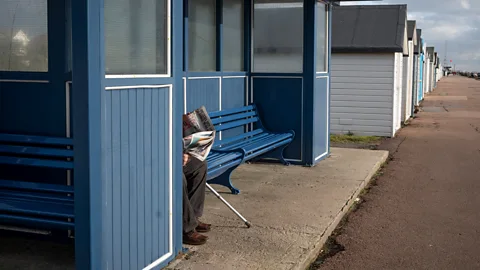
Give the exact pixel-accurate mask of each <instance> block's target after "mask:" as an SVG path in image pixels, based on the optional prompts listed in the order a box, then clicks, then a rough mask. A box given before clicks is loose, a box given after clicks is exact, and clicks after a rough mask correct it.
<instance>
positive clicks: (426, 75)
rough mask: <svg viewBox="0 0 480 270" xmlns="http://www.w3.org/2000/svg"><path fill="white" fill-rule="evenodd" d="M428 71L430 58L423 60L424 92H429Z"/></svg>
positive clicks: (429, 69)
mask: <svg viewBox="0 0 480 270" xmlns="http://www.w3.org/2000/svg"><path fill="white" fill-rule="evenodd" d="M430 73H432V72H431V65H430V59H428V58H427V59H426V60H425V82H424V84H425V91H424V93H429V92H430V84H431V83H430Z"/></svg>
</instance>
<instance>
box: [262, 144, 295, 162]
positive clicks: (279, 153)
mask: <svg viewBox="0 0 480 270" xmlns="http://www.w3.org/2000/svg"><path fill="white" fill-rule="evenodd" d="M288 145H289V144H286V145H284V146H281V147H278V148H276V149H275V150H272V151H270V152H267V153H265V154H263V155H260V156H258V157H256V158H254V159H253V161H257V160H260V159H264V158H273V159H277V160H279V161H280V162H281V163H282V164H283V165H285V166H288V165H290V162H288V161H287V160H285V157H284V156H283V151H284V150H285V148H287V146H288Z"/></svg>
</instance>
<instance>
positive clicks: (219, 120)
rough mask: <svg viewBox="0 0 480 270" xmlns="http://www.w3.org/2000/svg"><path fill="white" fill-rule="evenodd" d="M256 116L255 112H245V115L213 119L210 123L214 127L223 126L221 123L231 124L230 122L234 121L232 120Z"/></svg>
mask: <svg viewBox="0 0 480 270" xmlns="http://www.w3.org/2000/svg"><path fill="white" fill-rule="evenodd" d="M256 114H257V113H256V112H245V113H239V114H232V115H229V116H223V117H218V118H214V119H212V123H213V124H214V125H218V124H223V123H227V122H231V121H234V120H238V119H243V118H247V117H251V116H254V115H256Z"/></svg>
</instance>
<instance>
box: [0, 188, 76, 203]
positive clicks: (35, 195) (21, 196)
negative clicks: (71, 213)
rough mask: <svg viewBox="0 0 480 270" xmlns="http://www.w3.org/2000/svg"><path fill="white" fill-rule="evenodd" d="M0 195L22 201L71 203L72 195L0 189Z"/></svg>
mask: <svg viewBox="0 0 480 270" xmlns="http://www.w3.org/2000/svg"><path fill="white" fill-rule="evenodd" d="M0 197H3V198H9V199H12V200H23V201H35V200H39V201H47V202H52V203H54V202H55V203H73V201H74V199H73V198H74V197H73V196H67V195H60V194H51V193H50V194H48V193H40V192H28V191H12V190H0Z"/></svg>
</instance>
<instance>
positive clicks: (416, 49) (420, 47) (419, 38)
mask: <svg viewBox="0 0 480 270" xmlns="http://www.w3.org/2000/svg"><path fill="white" fill-rule="evenodd" d="M422 50H423V44H422V29H417V45H415V47H414V48H413V52H414V53H415V54H420V53H422V52H423V51H422Z"/></svg>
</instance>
